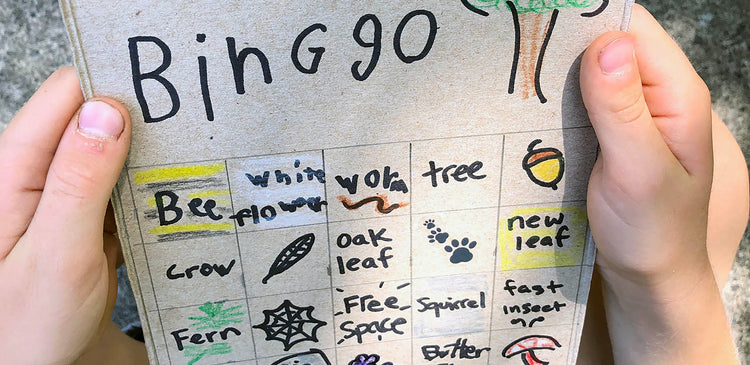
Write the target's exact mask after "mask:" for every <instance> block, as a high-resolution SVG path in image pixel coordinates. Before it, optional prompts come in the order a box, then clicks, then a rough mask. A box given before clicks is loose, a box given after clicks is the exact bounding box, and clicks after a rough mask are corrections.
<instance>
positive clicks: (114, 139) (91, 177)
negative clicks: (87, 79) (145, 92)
mask: <svg viewBox="0 0 750 365" xmlns="http://www.w3.org/2000/svg"><path fill="white" fill-rule="evenodd" d="M130 131H131V124H130V115H129V114H128V112H127V110H126V109H125V108H124V107H123V106H122V105H121V104H119V103H117V102H116V101H114V100H110V99H94V100H90V101H88V102H86V103H84V104H83V106H82V107H81V108H80V109H79V111H78V113H76V115H75V116H73V118H72V120H71V121H70V123H69V124H68V127H67V128H66V130H65V133H64V134H63V137H62V139H61V140H60V144H59V145H58V147H57V151H56V152H55V157H54V158H53V160H52V164H51V165H50V168H49V172H48V174H47V180H46V182H45V185H44V191H43V193H42V197H41V200H40V201H39V206H38V207H37V211H36V213H35V214H34V218H33V219H32V221H31V224H30V226H29V230H28V232H27V233H30V234H31V235H32V236H34V238H39V240H36V239H35V240H34V241H36V242H44V245H45V246H47V245H49V246H47V247H50V246H53V245H60V246H58V247H57V248H60V249H74V250H86V249H91V250H93V249H97V248H96V247H81V245H85V244H86V243H89V242H91V243H92V244H98V245H99V246H101V239H102V227H103V223H104V216H105V213H106V210H107V201H108V200H109V198H110V195H111V194H112V188H113V187H114V185H115V183H116V182H117V179H118V176H119V174H120V171H121V170H122V166H123V164H124V163H125V157H126V155H127V152H128V147H129V145H130ZM50 248H51V247H50ZM98 250H101V247H98ZM90 252H91V251H90Z"/></svg>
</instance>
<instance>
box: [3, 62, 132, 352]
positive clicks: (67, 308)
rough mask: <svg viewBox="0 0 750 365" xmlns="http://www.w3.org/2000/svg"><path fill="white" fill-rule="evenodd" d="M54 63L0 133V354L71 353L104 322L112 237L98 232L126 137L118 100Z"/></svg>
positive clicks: (111, 289) (114, 252)
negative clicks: (85, 89) (92, 90)
mask: <svg viewBox="0 0 750 365" xmlns="http://www.w3.org/2000/svg"><path fill="white" fill-rule="evenodd" d="M82 103H83V96H82V95H81V90H80V87H79V85H78V79H77V77H76V73H75V71H74V70H73V69H72V68H70V67H68V68H64V69H61V70H59V71H57V72H55V73H54V74H53V75H52V76H50V78H49V79H48V80H47V81H46V82H45V83H44V84H43V85H42V86H41V87H40V89H39V90H38V91H37V92H36V94H34V96H33V97H32V98H31V99H30V100H29V101H28V103H27V104H26V105H25V106H24V107H23V109H21V111H20V112H19V113H18V115H16V117H15V118H14V119H13V120H12V121H11V123H10V125H9V126H8V128H7V130H6V131H5V132H4V133H3V134H2V135H1V136H0V199H2V204H0V227H1V228H0V334H1V335H0V354H1V355H0V357H1V358H2V362H3V363H8V364H57V363H70V362H72V361H73V360H75V359H77V358H78V357H79V355H81V353H82V352H83V351H84V349H85V348H86V346H87V345H88V344H89V343H92V342H93V340H94V338H95V336H96V337H97V338H98V337H99V336H101V335H102V333H103V332H104V331H105V329H106V325H107V324H108V323H110V321H109V316H110V315H111V312H112V307H113V306H114V302H115V294H116V290H117V278H116V276H115V272H114V269H115V263H116V261H117V259H118V254H119V251H118V250H119V243H118V241H117V237H116V234H115V233H114V231H113V229H114V228H113V227H108V228H111V230H109V232H105V233H104V234H102V232H103V231H102V228H103V224H104V219H105V212H106V211H107V202H108V200H109V197H110V194H111V192H112V188H113V186H114V185H115V182H116V181H117V177H118V175H119V173H120V170H121V169H122V165H123V163H124V161H125V156H126V154H127V150H128V145H129V143H130V117H129V115H128V112H127V111H126V109H125V108H124V107H122V106H121V105H120V104H119V103H117V102H115V101H113V100H109V99H99V100H94V101H89V102H87V103H85V104H83V106H82Z"/></svg>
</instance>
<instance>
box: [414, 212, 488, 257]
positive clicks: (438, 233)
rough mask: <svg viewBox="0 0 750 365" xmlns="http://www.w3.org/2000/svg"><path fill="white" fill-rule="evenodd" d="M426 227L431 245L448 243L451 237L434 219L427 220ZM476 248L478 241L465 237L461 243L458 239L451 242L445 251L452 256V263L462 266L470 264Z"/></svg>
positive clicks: (444, 247) (445, 247)
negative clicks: (463, 263)
mask: <svg viewBox="0 0 750 365" xmlns="http://www.w3.org/2000/svg"><path fill="white" fill-rule="evenodd" d="M424 226H425V228H427V230H428V231H429V232H430V234H428V235H427V239H428V240H429V242H430V243H435V242H437V243H440V244H444V243H446V242H448V238H449V237H450V235H449V234H448V233H447V232H443V230H442V229H440V227H438V226H437V224H436V223H435V220H434V219H428V220H426V221H425V222H424ZM476 246H477V242H476V241H473V240H470V239H469V238H468V237H464V238H463V239H462V240H461V241H459V240H456V239H454V240H451V242H450V243H449V244H446V245H445V246H443V249H444V250H445V252H447V253H449V254H450V262H451V263H453V264H460V263H462V262H469V261H471V260H472V259H473V258H474V254H473V253H471V250H472V249H474V247H476Z"/></svg>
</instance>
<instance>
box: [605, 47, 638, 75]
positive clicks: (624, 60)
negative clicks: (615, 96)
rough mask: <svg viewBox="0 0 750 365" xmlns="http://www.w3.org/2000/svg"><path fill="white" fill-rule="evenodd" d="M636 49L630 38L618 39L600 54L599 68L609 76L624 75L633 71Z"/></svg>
mask: <svg viewBox="0 0 750 365" xmlns="http://www.w3.org/2000/svg"><path fill="white" fill-rule="evenodd" d="M634 63H635V47H634V46H633V41H632V40H631V39H630V38H618V39H615V40H613V41H612V42H610V43H609V44H608V45H607V46H606V47H604V48H603V49H602V51H601V52H600V53H599V67H600V68H601V69H602V72H603V73H604V74H607V75H622V74H624V73H626V72H628V71H630V70H632V69H633V64H634Z"/></svg>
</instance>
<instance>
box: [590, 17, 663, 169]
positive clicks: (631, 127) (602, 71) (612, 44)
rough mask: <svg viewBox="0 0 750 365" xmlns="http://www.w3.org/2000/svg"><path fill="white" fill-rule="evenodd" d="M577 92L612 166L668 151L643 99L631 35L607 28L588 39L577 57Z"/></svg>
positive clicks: (651, 158)
mask: <svg viewBox="0 0 750 365" xmlns="http://www.w3.org/2000/svg"><path fill="white" fill-rule="evenodd" d="M581 93H582V95H583V101H584V104H585V105H586V109H587V110H588V114H589V118H590V119H591V124H592V125H593V127H594V129H595V130H596V136H597V138H598V139H599V144H600V148H601V155H602V158H603V159H604V160H605V161H607V162H609V163H610V165H611V166H620V168H623V169H625V170H627V169H628V166H639V165H640V166H643V165H642V164H643V163H646V164H649V163H655V162H657V161H654V158H655V157H667V156H670V155H671V153H668V152H669V149H668V147H667V145H666V144H665V142H664V140H663V138H662V137H661V134H660V133H659V130H658V129H657V128H656V126H655V124H654V121H653V119H652V117H651V113H650V111H649V108H648V105H647V104H646V99H645V97H644V93H643V85H642V84H641V77H640V74H639V70H638V63H637V61H636V54H635V45H634V41H633V38H632V36H631V35H629V34H627V33H623V32H611V33H607V34H605V35H603V36H601V37H599V38H598V39H597V40H596V41H594V42H593V43H592V44H591V46H590V47H589V48H588V49H587V50H586V53H585V54H584V56H583V60H582V62H581ZM667 153H668V154H667ZM622 172H625V171H622Z"/></svg>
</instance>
